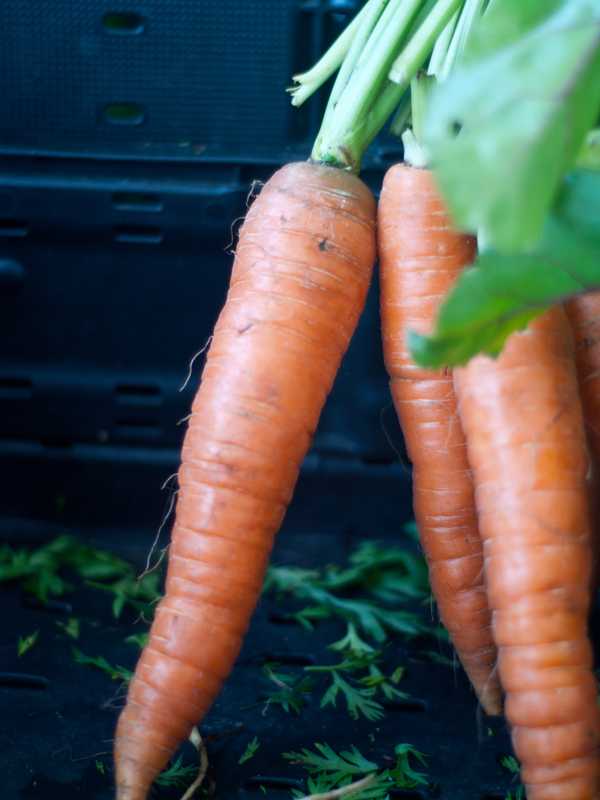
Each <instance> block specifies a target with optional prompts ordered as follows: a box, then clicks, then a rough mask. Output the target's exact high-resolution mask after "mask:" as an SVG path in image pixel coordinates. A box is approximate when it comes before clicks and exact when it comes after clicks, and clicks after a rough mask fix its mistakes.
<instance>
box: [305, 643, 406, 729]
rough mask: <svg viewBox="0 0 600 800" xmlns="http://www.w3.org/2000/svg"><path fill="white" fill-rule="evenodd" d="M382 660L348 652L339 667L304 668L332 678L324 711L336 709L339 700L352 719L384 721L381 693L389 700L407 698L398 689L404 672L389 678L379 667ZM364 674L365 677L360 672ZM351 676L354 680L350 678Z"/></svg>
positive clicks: (372, 653) (401, 669)
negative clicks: (378, 696)
mask: <svg viewBox="0 0 600 800" xmlns="http://www.w3.org/2000/svg"><path fill="white" fill-rule="evenodd" d="M380 658H381V654H380V653H378V652H371V653H353V652H351V651H349V652H348V653H347V655H346V657H345V658H344V660H343V661H340V662H339V663H338V664H331V665H320V666H315V667H305V671H306V672H310V673H313V674H314V673H321V674H326V675H328V676H329V678H330V680H331V683H330V685H329V687H328V689H327V690H326V692H325V694H324V695H323V697H322V699H321V708H325V707H327V706H329V705H331V706H334V707H335V706H336V703H337V700H338V697H341V698H343V700H344V701H345V703H346V707H347V709H348V713H349V715H350V716H351V717H352V719H358V718H359V717H364V718H365V719H367V720H369V721H370V722H375V721H376V720H378V719H381V718H382V717H383V715H384V709H383V706H382V705H381V703H380V702H378V700H377V699H376V696H377V694H378V693H380V694H382V695H383V697H384V698H385V699H386V700H398V699H406V698H407V697H408V695H407V694H405V693H404V692H401V691H400V690H399V689H397V688H396V686H397V684H398V683H399V681H400V680H401V678H402V676H403V674H404V669H403V668H402V667H398V668H397V669H395V670H394V672H393V673H392V675H391V676H389V677H387V676H386V675H384V674H383V672H382V671H381V670H380V669H379V667H378V666H377V661H379V660H380ZM360 672H364V674H363V675H359V674H358V673H360ZM349 675H352V677H348V676H349Z"/></svg>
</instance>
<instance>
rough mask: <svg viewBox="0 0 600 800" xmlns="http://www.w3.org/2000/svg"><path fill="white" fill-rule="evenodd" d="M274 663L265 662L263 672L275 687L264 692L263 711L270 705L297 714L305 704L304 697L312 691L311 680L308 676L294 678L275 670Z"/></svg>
mask: <svg viewBox="0 0 600 800" xmlns="http://www.w3.org/2000/svg"><path fill="white" fill-rule="evenodd" d="M276 666H277V665H276V664H265V665H264V666H263V672H264V673H265V675H266V677H267V678H268V679H269V680H270V681H271V682H272V683H274V684H275V685H276V686H277V689H275V690H272V691H270V692H267V693H266V703H265V711H266V710H267V709H268V708H269V707H270V706H281V708H282V709H283V710H284V711H285V712H286V713H287V714H290V713H291V712H292V711H293V712H294V713H295V714H299V713H300V712H301V711H302V709H303V708H304V706H305V705H306V698H307V695H309V694H310V693H311V692H312V689H313V682H312V680H311V679H310V678H308V677H304V678H295V677H294V676H293V675H286V674H285V673H283V672H275V668H276Z"/></svg>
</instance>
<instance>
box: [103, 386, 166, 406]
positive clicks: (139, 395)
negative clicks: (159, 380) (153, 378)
mask: <svg viewBox="0 0 600 800" xmlns="http://www.w3.org/2000/svg"><path fill="white" fill-rule="evenodd" d="M115 394H116V395H117V402H118V403H119V404H121V405H125V406H159V405H161V403H162V393H161V391H160V389H159V387H158V386H152V385H150V384H125V383H122V384H119V385H118V386H116V387H115Z"/></svg>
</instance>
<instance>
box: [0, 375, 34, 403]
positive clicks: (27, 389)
mask: <svg viewBox="0 0 600 800" xmlns="http://www.w3.org/2000/svg"><path fill="white" fill-rule="evenodd" d="M32 395H33V383H32V382H31V381H30V380H29V379H28V378H13V377H5V378H3V377H0V399H10V400H12V399H13V398H14V399H18V400H29V399H30V398H31V396H32Z"/></svg>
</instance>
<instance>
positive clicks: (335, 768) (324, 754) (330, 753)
mask: <svg viewBox="0 0 600 800" xmlns="http://www.w3.org/2000/svg"><path fill="white" fill-rule="evenodd" d="M314 748H315V751H316V752H313V751H311V750H309V749H308V748H304V749H303V750H301V751H300V752H296V753H284V754H283V757H284V758H286V759H287V760H288V761H291V762H292V763H293V764H301V765H302V766H303V767H305V768H306V769H307V770H308V771H309V772H310V773H322V774H326V775H328V776H329V777H330V778H331V780H332V781H333V783H334V784H335V783H340V782H342V781H344V780H347V779H348V778H353V777H357V776H360V775H367V774H369V773H371V772H376V771H377V769H378V767H377V764H374V763H373V762H372V761H369V760H368V759H366V758H365V757H364V756H363V755H362V753H361V752H360V750H358V749H357V748H356V747H355V746H354V745H352V747H351V748H350V750H346V751H341V752H340V753H339V754H338V753H336V752H335V750H333V748H332V747H330V746H329V745H328V744H320V743H318V742H317V743H316V744H315V745H314Z"/></svg>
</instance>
